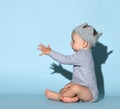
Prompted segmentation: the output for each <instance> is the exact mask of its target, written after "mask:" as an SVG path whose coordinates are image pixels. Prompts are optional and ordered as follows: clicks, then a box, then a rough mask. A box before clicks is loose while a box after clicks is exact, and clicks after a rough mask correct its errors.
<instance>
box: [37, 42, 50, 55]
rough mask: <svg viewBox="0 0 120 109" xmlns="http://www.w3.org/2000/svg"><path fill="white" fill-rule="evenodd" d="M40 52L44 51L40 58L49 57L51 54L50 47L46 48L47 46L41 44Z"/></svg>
mask: <svg viewBox="0 0 120 109" xmlns="http://www.w3.org/2000/svg"><path fill="white" fill-rule="evenodd" d="M38 50H41V51H42V53H41V54H40V55H39V56H41V55H48V54H49V53H50V52H51V48H50V45H48V47H46V46H45V45H43V44H40V45H39V47H38Z"/></svg>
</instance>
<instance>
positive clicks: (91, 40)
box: [72, 23, 102, 47]
mask: <svg viewBox="0 0 120 109" xmlns="http://www.w3.org/2000/svg"><path fill="white" fill-rule="evenodd" d="M72 34H77V35H78V36H79V37H80V38H81V39H82V40H84V41H86V42H87V43H88V44H89V45H90V46H91V47H92V46H95V44H96V43H97V41H98V38H99V37H100V36H101V35H102V33H98V32H97V31H96V30H95V29H94V28H93V27H92V26H90V25H88V24H87V23H84V24H82V25H80V26H77V27H75V28H74V29H73V33H72Z"/></svg>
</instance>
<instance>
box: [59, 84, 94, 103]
mask: <svg viewBox="0 0 120 109" xmlns="http://www.w3.org/2000/svg"><path fill="white" fill-rule="evenodd" d="M61 96H63V97H64V99H62V100H63V101H64V102H67V101H69V102H70V101H71V102H73V101H72V100H73V99H71V98H74V97H78V98H79V99H80V100H83V101H90V100H92V99H93V96H92V93H91V91H90V90H89V89H88V88H87V87H85V86H81V85H78V84H73V85H71V86H70V87H69V88H67V89H66V90H65V91H64V92H63V93H62V94H61ZM69 98H70V99H69ZM76 100H77V99H76ZM77 101H78V100H77Z"/></svg>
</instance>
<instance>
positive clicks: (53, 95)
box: [45, 89, 61, 100]
mask: <svg viewBox="0 0 120 109" xmlns="http://www.w3.org/2000/svg"><path fill="white" fill-rule="evenodd" d="M45 95H46V97H47V98H48V99H51V100H61V94H60V93H57V92H53V91H51V90H48V89H46V91H45Z"/></svg>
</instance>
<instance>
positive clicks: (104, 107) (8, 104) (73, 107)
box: [0, 95, 120, 109]
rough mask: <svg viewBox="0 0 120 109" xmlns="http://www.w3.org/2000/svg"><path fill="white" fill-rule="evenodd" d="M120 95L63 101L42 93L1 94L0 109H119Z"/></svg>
mask: <svg viewBox="0 0 120 109" xmlns="http://www.w3.org/2000/svg"><path fill="white" fill-rule="evenodd" d="M119 107H120V97H109V96H107V97H105V98H104V99H103V100H101V101H99V102H96V103H83V102H78V103H63V102H58V101H52V100H48V99H46V98H45V96H44V95H1V96H0V109H119Z"/></svg>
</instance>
